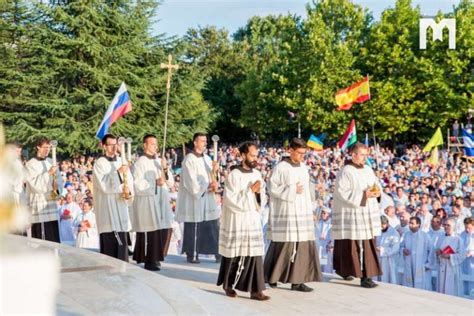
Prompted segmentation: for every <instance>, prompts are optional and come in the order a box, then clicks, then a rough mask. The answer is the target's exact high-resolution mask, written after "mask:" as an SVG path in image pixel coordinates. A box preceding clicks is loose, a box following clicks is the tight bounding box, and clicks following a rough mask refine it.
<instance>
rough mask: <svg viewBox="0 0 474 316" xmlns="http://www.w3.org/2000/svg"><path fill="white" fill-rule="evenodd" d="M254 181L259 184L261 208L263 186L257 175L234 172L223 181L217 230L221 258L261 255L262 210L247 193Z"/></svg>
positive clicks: (257, 173) (244, 171)
mask: <svg viewBox="0 0 474 316" xmlns="http://www.w3.org/2000/svg"><path fill="white" fill-rule="evenodd" d="M255 181H260V184H261V187H260V194H259V196H260V198H259V199H260V201H261V202H263V203H262V204H263V205H264V204H265V201H264V199H265V186H264V182H263V179H262V175H261V174H260V172H259V171H257V170H255V169H254V170H251V171H250V170H245V169H243V168H242V167H238V168H234V169H233V170H232V171H231V172H230V173H229V175H228V177H227V179H226V181H225V189H224V201H223V208H222V216H221V225H220V229H219V254H221V255H222V256H224V257H227V258H235V257H246V256H251V257H253V256H263V255H264V243H263V231H262V223H261V217H260V210H261V209H262V207H261V206H260V205H259V204H258V202H257V197H256V194H255V193H254V192H252V190H251V189H250V187H251V186H252V184H253V183H255Z"/></svg>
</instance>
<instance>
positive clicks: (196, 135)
mask: <svg viewBox="0 0 474 316" xmlns="http://www.w3.org/2000/svg"><path fill="white" fill-rule="evenodd" d="M201 136H204V137H207V134H206V133H201V132H198V133H196V134H194V135H193V142H194V141H195V140H196V139H197V138H198V137H201Z"/></svg>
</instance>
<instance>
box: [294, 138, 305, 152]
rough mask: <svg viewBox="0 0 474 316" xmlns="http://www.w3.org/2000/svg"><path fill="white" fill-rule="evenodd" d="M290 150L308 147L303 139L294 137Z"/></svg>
mask: <svg viewBox="0 0 474 316" xmlns="http://www.w3.org/2000/svg"><path fill="white" fill-rule="evenodd" d="M290 148H291V149H293V150H295V149H298V148H308V145H307V144H306V142H305V141H304V140H303V139H301V138H298V137H295V138H293V139H292V140H291V142H290Z"/></svg>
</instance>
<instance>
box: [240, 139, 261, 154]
mask: <svg viewBox="0 0 474 316" xmlns="http://www.w3.org/2000/svg"><path fill="white" fill-rule="evenodd" d="M252 146H253V147H255V148H257V149H258V146H257V144H255V143H254V142H243V143H242V144H240V146H239V152H240V154H241V155H242V154H248V152H249V150H250V147H252Z"/></svg>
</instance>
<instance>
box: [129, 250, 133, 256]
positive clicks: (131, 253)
mask: <svg viewBox="0 0 474 316" xmlns="http://www.w3.org/2000/svg"><path fill="white" fill-rule="evenodd" d="M128 256H129V257H131V256H133V251H131V250H130V249H128Z"/></svg>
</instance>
